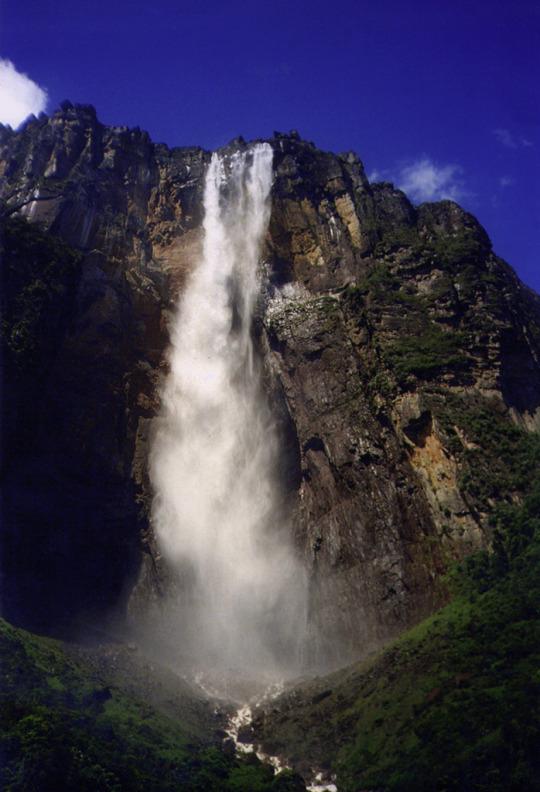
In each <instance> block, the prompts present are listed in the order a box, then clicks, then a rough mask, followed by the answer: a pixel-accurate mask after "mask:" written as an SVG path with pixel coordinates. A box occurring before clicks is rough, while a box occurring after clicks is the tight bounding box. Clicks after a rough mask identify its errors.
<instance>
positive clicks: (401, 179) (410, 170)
mask: <svg viewBox="0 0 540 792" xmlns="http://www.w3.org/2000/svg"><path fill="white" fill-rule="evenodd" d="M369 180H370V181H372V182H374V181H383V180H384V181H391V182H392V183H393V184H395V185H396V187H399V189H400V190H403V192H404V193H406V194H407V195H408V197H409V198H410V199H411V201H413V202H414V203H422V202H423V201H442V200H444V199H445V198H449V199H450V200H452V201H462V200H463V199H464V198H466V197H467V196H470V194H469V193H468V191H467V190H466V189H465V185H464V181H463V168H462V167H461V166H460V165H442V164H438V163H436V162H434V161H433V160H432V159H430V158H429V157H425V156H424V157H420V158H419V159H416V160H413V161H410V162H407V163H404V164H402V165H401V166H398V167H397V168H395V169H393V170H375V171H373V172H372V173H371V174H370V175H369Z"/></svg>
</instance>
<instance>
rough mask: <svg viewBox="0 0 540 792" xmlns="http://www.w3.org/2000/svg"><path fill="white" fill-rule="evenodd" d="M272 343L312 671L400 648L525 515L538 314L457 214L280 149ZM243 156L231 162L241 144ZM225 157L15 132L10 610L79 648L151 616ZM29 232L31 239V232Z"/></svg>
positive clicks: (82, 121)
mask: <svg viewBox="0 0 540 792" xmlns="http://www.w3.org/2000/svg"><path fill="white" fill-rule="evenodd" d="M268 142H269V143H270V145H271V146H272V148H273V151H274V174H275V176H274V183H273V187H272V211H271V219H270V226H269V232H268V235H267V239H266V242H265V247H264V256H263V265H264V267H265V270H266V274H267V278H266V289H265V294H264V296H263V298H262V299H261V301H260V306H259V310H258V318H257V324H256V327H255V328H254V333H255V336H256V341H257V345H258V348H259V350H260V352H261V354H262V355H263V357H264V364H265V381H266V384H267V390H268V393H269V394H270V396H271V400H272V403H273V408H274V410H275V415H276V420H277V421H278V423H279V427H280V431H281V436H282V441H283V444H284V448H285V455H284V457H285V458H284V464H283V468H282V476H283V482H284V485H285V487H286V489H287V492H288V493H289V501H290V504H289V505H290V509H291V511H292V513H293V515H294V520H293V525H294V539H295V542H296V544H297V546H298V548H299V549H300V551H301V553H302V556H303V558H304V560H305V564H306V567H307V569H308V571H309V577H310V609H311V619H312V623H313V625H314V626H315V627H316V628H317V629H314V634H315V635H318V636H319V639H318V641H317V642H316V645H314V646H313V647H312V653H313V662H314V663H317V662H319V661H320V662H322V663H328V662H330V663H337V662H343V661H344V660H346V659H348V658H349V657H353V656H357V655H360V654H362V653H365V652H367V651H369V650H370V649H372V648H374V647H376V646H378V645H380V644H381V643H383V642H385V641H386V640H388V639H389V638H391V637H393V636H395V635H397V634H398V633H400V632H401V631H402V630H403V629H404V628H405V627H407V626H409V625H411V624H414V623H416V622H417V621H419V620H420V619H421V618H422V617H423V616H425V615H427V614H429V613H431V612H432V611H433V610H434V609H435V608H436V607H437V606H438V605H440V604H442V603H443V602H444V601H445V599H446V597H447V594H446V589H445V586H444V584H443V582H442V577H443V575H444V573H445V572H446V570H447V569H448V567H449V565H450V564H451V562H452V561H453V560H455V559H460V558H463V557H465V556H466V555H468V554H469V553H471V552H472V551H474V550H475V549H478V548H481V547H486V546H489V544H490V543H491V541H492V527H491V521H490V515H491V514H492V512H493V509H494V506H495V504H496V503H497V501H499V500H500V499H501V498H506V499H508V500H509V501H515V502H519V500H520V498H521V497H522V495H523V493H524V492H526V490H527V488H528V486H529V483H530V478H531V476H532V472H533V470H534V465H533V464H532V460H533V459H535V458H536V457H535V456H534V455H535V453H536V451H535V448H536V446H535V442H536V441H535V438H536V437H537V435H536V430H537V429H538V426H539V420H540V417H539V416H540V412H539V410H538V408H539V406H540V301H539V299H538V297H537V296H536V295H534V294H533V293H532V292H531V291H530V290H528V289H527V288H526V287H524V286H523V285H522V284H521V283H520V282H519V280H518V278H517V277H516V275H515V274H514V272H513V271H512V270H511V268H510V267H508V265H507V264H505V263H504V262H503V261H502V260H501V259H499V258H498V257H497V256H496V255H495V254H494V252H493V251H492V249H491V244H490V241H489V239H488V237H487V235H486V233H485V231H484V230H483V229H482V228H481V226H480V225H479V224H478V222H477V221H476V220H475V219H474V218H473V217H472V216H471V215H470V214H468V213H466V212H465V211H463V210H462V209H461V208H460V207H459V206H458V205H457V204H455V203H452V202H450V201H445V202H442V203H437V204H424V205H422V206H420V207H414V206H413V205H412V204H411V203H410V202H409V200H408V199H407V197H406V196H405V195H404V194H403V193H402V192H400V191H398V190H396V189H394V187H393V186H392V185H390V184H386V183H382V184H369V182H368V180H367V178H366V176H365V174H364V170H363V166H362V163H361V162H360V160H359V159H358V158H357V157H356V155H355V154H352V153H347V154H342V155H334V154H330V153H326V152H322V151H320V150H318V149H317V148H316V147H315V146H314V145H313V144H311V143H309V142H306V141H303V140H301V139H300V138H299V136H298V135H297V134H296V133H290V134H287V135H283V134H277V133H276V134H275V135H274V137H273V138H271V139H270V140H269V141H268ZM244 145H245V143H244V141H243V140H242V139H238V140H236V141H233V142H232V143H231V144H230V146H231V147H233V148H234V147H236V148H242V147H243V146H244ZM209 157H210V155H209V153H208V152H205V151H203V150H201V149H198V148H182V149H169V148H167V147H166V146H164V145H160V144H154V143H152V141H151V140H150V139H149V137H148V135H147V134H146V133H144V132H141V131H140V130H138V129H134V130H133V129H126V128H123V127H122V128H119V127H105V126H103V125H102V124H100V123H99V121H98V120H97V118H96V115H95V112H94V111H93V109H92V108H89V107H80V106H76V107H74V106H72V105H70V104H68V103H66V104H64V105H63V106H62V107H61V108H60V110H59V111H58V112H57V113H55V114H54V115H53V116H51V117H50V118H48V117H42V118H39V119H33V120H31V121H29V122H28V123H27V124H26V125H25V127H24V128H23V129H22V130H20V131H19V132H13V131H11V130H10V129H0V178H1V184H2V194H1V196H0V197H2V198H3V201H4V203H3V219H2V223H3V227H4V230H3V237H2V248H3V249H2V253H3V297H2V299H3V315H4V321H3V327H2V341H3V347H4V354H3V359H2V366H3V379H4V386H5V394H7V395H6V396H4V398H3V423H4V427H5V429H4V443H3V446H4V451H5V452H6V453H5V455H4V456H5V459H4V462H3V477H4V496H3V505H2V510H3V520H2V522H3V532H4V534H3V540H2V541H3V553H2V564H3V577H4V611H5V615H6V616H7V617H8V618H10V619H11V620H13V621H15V622H17V623H19V624H22V625H24V626H28V627H31V628H34V629H37V628H39V629H48V630H54V631H57V632H66V631H69V630H73V629H77V624H80V623H83V622H87V621H91V620H92V619H94V618H95V617H97V616H102V615H103V614H105V613H110V612H111V610H113V609H115V608H116V609H117V610H118V612H119V613H120V614H122V613H124V612H125V611H128V612H129V613H130V615H131V617H132V618H136V617H137V615H138V614H141V613H143V612H145V611H147V610H148V608H149V607H151V605H152V603H153V602H155V601H158V600H159V597H160V593H161V592H162V591H163V588H164V587H166V585H167V570H166V569H164V565H163V562H162V560H161V559H160V558H159V555H158V553H157V551H156V546H155V541H154V537H153V534H152V527H151V525H150V522H149V503H150V499H151V492H150V488H149V482H148V472H147V470H148V468H147V458H148V442H149V438H150V436H151V432H152V422H153V419H154V417H155V415H156V411H157V409H158V404H159V385H160V382H161V381H162V377H163V374H164V373H165V371H166V367H167V362H166V354H165V353H166V349H167V345H168V326H169V323H170V318H171V312H172V309H173V306H174V303H175V300H176V298H177V296H178V294H179V292H180V291H181V290H182V288H183V285H184V283H185V279H186V277H187V275H188V274H189V271H190V266H191V265H192V262H193V260H194V256H195V254H196V252H197V250H198V249H199V246H200V244H201V222H202V188H203V177H204V173H205V171H206V168H207V165H208V162H209ZM23 219H24V220H25V221H29V222H23Z"/></svg>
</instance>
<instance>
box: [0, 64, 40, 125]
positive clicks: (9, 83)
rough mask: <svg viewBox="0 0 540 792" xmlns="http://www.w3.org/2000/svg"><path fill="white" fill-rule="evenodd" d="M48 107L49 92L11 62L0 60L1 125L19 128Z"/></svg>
mask: <svg viewBox="0 0 540 792" xmlns="http://www.w3.org/2000/svg"><path fill="white" fill-rule="evenodd" d="M46 106H47V92H46V91H45V90H44V89H43V88H41V87H40V86H39V85H38V84H37V83H35V82H34V81H33V80H31V79H30V77H28V76H27V75H26V74H22V73H21V72H18V71H17V69H16V68H15V66H14V65H13V63H12V62H11V61H9V60H4V59H0V123H2V124H9V125H10V126H11V127H13V128H14V129H15V128H17V127H18V126H19V125H20V124H21V123H22V122H23V121H24V119H25V118H27V117H28V116H29V115H31V114H32V113H33V114H34V115H37V114H38V113H41V112H43V110H45V108H46Z"/></svg>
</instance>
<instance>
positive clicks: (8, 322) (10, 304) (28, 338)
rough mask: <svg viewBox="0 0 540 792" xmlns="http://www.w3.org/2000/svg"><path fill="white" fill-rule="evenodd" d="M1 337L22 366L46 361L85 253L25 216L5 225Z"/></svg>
mask: <svg viewBox="0 0 540 792" xmlns="http://www.w3.org/2000/svg"><path fill="white" fill-rule="evenodd" d="M2 248H3V250H2V258H3V267H2V290H1V291H2V301H3V303H2V324H1V340H2V344H3V345H4V346H5V349H6V350H7V354H8V356H9V360H10V362H11V363H12V364H14V366H15V368H16V369H17V370H23V371H29V370H32V369H33V370H34V372H33V373H34V375H35V374H36V371H35V367H36V366H42V365H43V363H44V361H46V360H47V358H48V356H49V355H50V353H51V349H53V348H54V346H55V345H56V343H57V341H58V338H59V335H60V334H61V333H62V331H63V328H64V327H65V326H66V324H67V321H68V320H69V316H66V314H69V305H70V301H71V298H72V296H73V292H74V287H75V283H76V279H77V276H78V272H79V268H80V266H79V265H80V261H81V256H80V254H79V253H78V252H76V251H75V250H73V249H72V248H70V247H69V246H68V245H66V243H65V242H63V241H62V240H61V239H59V238H58V237H55V236H53V235H52V234H50V233H48V232H46V231H44V230H43V229H42V228H40V227H39V226H38V225H36V224H31V223H28V222H27V221H26V220H25V219H24V218H21V217H11V218H9V219H8V220H7V221H6V222H5V225H4V228H3V229H2Z"/></svg>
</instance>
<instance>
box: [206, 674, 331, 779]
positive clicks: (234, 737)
mask: <svg viewBox="0 0 540 792" xmlns="http://www.w3.org/2000/svg"><path fill="white" fill-rule="evenodd" d="M194 681H195V683H196V685H198V687H199V688H200V689H201V690H202V691H203V692H204V693H205V694H206V695H207V696H209V697H210V698H212V699H214V700H218V701H219V700H221V701H223V702H224V703H227V704H228V705H230V704H231V703H232V706H234V705H238V706H237V708H236V709H235V710H233V711H232V712H231V713H230V715H229V717H228V721H227V725H226V727H225V734H226V737H225V738H224V742H227V741H231V742H232V743H233V744H234V750H235V752H236V755H237V756H243V755H246V754H255V755H256V756H257V758H258V759H259V760H260V761H261V762H263V763H265V764H268V765H271V766H272V767H273V769H274V773H276V774H277V773H280V772H282V771H283V770H293V769H294V768H292V767H291V765H289V764H287V762H286V760H285V759H283V758H282V757H279V756H272V755H271V754H267V753H265V752H264V751H263V750H262V748H261V746H260V745H258V744H257V743H256V742H250V741H249V738H248V737H247V736H246V735H247V734H249V731H250V727H251V724H252V721H253V713H254V711H255V710H257V709H258V708H259V707H262V706H264V705H267V704H268V703H269V702H272V701H274V700H276V699H278V698H279V696H281V694H282V693H283V692H284V691H285V689H286V687H288V686H290V685H291V684H292V683H291V682H289V683H285V681H284V680H277V681H276V680H273V681H270V680H269V679H267V680H266V681H263V682H261V680H258V681H255V680H247V679H242V678H241V677H235V676H228V675H226V674H223V673H221V674H219V675H215V674H214V675H212V674H208V673H205V672H203V671H198V672H197V673H196V674H195V677H194ZM253 736H254V735H253ZM306 790H308V792H338V788H337V786H336V784H335V779H334V777H333V776H332V777H330V778H328V777H326V776H325V775H324V774H323V772H322V771H320V770H318V769H317V768H314V769H313V771H312V777H311V778H310V780H309V781H308V782H307V786H306Z"/></svg>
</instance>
